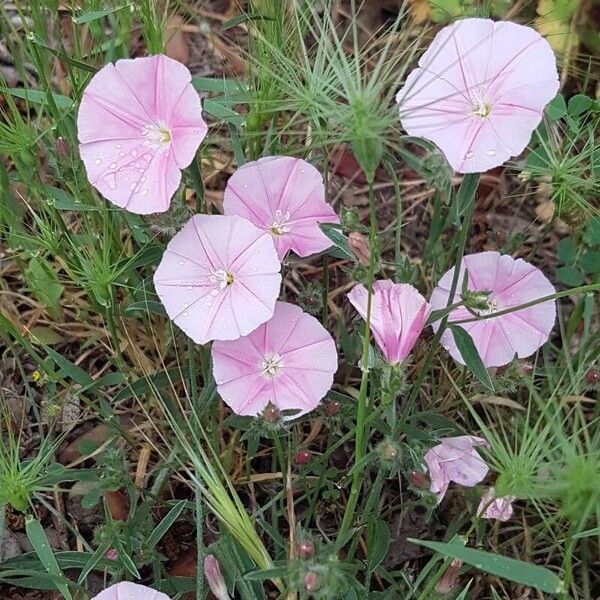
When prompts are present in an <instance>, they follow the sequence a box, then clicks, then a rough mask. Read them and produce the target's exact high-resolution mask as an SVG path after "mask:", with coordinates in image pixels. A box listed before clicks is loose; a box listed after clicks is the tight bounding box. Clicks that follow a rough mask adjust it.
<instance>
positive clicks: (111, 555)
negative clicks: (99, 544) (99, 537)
mask: <svg viewBox="0 0 600 600" xmlns="http://www.w3.org/2000/svg"><path fill="white" fill-rule="evenodd" d="M106 558H108V560H117V559H118V558H119V552H118V551H117V550H115V549H114V548H110V550H107V551H106Z"/></svg>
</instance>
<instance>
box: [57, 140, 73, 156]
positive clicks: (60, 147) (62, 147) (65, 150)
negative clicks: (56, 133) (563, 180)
mask: <svg viewBox="0 0 600 600" xmlns="http://www.w3.org/2000/svg"><path fill="white" fill-rule="evenodd" d="M56 154H58V156H60V157H62V158H65V157H67V156H69V154H70V150H69V144H67V142H66V140H65V138H64V137H62V136H60V137H59V138H58V139H57V140H56Z"/></svg>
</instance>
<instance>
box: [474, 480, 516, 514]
mask: <svg viewBox="0 0 600 600" xmlns="http://www.w3.org/2000/svg"><path fill="white" fill-rule="evenodd" d="M514 501H515V497H514V496H504V497H502V498H496V490H495V488H493V487H490V488H488V489H487V490H486V491H485V493H484V494H483V496H482V497H481V502H480V503H479V507H478V508H477V514H478V515H481V516H482V517H483V518H484V519H496V520H497V521H508V520H509V519H510V518H511V517H512V515H513V505H512V503H513V502H514Z"/></svg>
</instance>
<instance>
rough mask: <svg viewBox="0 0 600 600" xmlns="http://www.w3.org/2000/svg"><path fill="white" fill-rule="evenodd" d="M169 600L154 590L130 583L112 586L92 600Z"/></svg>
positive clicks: (125, 582)
mask: <svg viewBox="0 0 600 600" xmlns="http://www.w3.org/2000/svg"><path fill="white" fill-rule="evenodd" d="M125 598H126V599H127V600H169V596H167V595H166V594H163V593H162V592H157V591H156V590H153V589H152V588H149V587H146V586H145V585H139V584H137V583H130V582H129V581H122V582H121V583H117V584H115V585H111V586H110V587H109V588H106V589H105V590H104V591H102V592H100V593H99V594H98V595H97V596H94V597H93V598H92V600H124V599H125Z"/></svg>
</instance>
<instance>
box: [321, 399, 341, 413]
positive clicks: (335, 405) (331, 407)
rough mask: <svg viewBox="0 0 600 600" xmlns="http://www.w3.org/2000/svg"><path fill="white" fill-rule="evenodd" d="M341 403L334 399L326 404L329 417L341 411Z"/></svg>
mask: <svg viewBox="0 0 600 600" xmlns="http://www.w3.org/2000/svg"><path fill="white" fill-rule="evenodd" d="M340 407H341V405H340V403H339V402H338V401H337V400H332V401H331V402H328V403H327V404H326V405H325V414H326V415H327V416H328V417H335V416H336V415H337V414H339V412H340Z"/></svg>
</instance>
